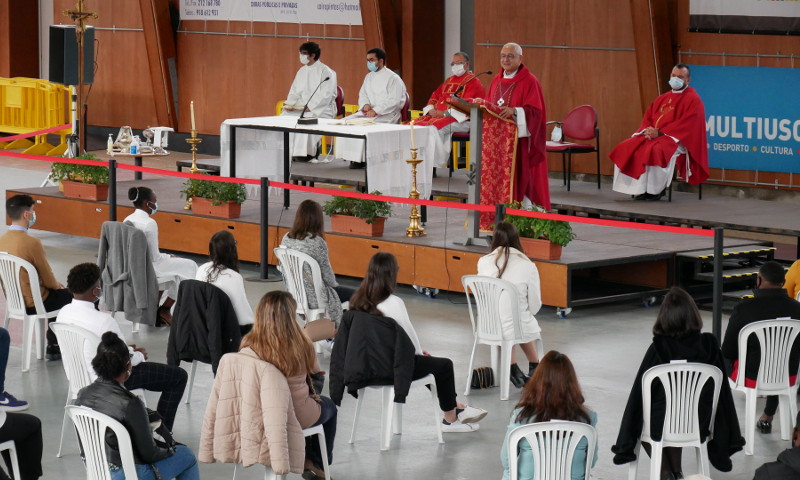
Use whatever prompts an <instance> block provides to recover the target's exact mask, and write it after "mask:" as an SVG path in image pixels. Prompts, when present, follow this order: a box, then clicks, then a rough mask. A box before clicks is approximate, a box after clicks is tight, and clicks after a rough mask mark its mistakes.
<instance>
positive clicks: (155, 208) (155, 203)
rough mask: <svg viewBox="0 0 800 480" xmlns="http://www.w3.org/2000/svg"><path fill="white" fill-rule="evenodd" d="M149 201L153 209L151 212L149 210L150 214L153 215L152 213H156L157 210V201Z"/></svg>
mask: <svg viewBox="0 0 800 480" xmlns="http://www.w3.org/2000/svg"><path fill="white" fill-rule="evenodd" d="M150 203H152V204H153V207H152V208H153V211H151V212H150V216H153V215H155V214H156V212H157V211H158V202H150Z"/></svg>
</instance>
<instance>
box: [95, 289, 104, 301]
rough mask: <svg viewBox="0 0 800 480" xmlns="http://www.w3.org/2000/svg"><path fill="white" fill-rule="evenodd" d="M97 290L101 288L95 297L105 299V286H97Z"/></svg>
mask: <svg viewBox="0 0 800 480" xmlns="http://www.w3.org/2000/svg"><path fill="white" fill-rule="evenodd" d="M97 290H99V291H100V293H98V294H97V295H95V298H96V299H97V300H98V301H99V300H102V299H103V288H102V287H98V288H97Z"/></svg>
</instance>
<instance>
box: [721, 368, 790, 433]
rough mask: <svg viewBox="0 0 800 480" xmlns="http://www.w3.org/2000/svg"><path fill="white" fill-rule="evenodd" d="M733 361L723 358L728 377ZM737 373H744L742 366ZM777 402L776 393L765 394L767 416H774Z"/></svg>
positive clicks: (730, 373) (778, 401)
mask: <svg viewBox="0 0 800 480" xmlns="http://www.w3.org/2000/svg"><path fill="white" fill-rule="evenodd" d="M733 363H734V361H733V360H731V359H730V358H726V359H725V373H727V374H728V376H729V377H730V376H731V375H732V374H733ZM739 375H744V368H742V371H741V372H739ZM779 403H780V399H779V397H778V396H777V395H769V396H767V403H766V405H764V415H767V416H769V417H773V416H775V412H777V411H778V404H779ZM793 421H794V420H793Z"/></svg>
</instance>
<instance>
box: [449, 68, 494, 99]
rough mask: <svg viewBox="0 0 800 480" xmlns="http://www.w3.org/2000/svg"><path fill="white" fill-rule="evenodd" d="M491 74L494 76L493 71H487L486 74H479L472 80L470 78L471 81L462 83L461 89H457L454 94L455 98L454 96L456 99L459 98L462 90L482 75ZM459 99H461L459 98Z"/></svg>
mask: <svg viewBox="0 0 800 480" xmlns="http://www.w3.org/2000/svg"><path fill="white" fill-rule="evenodd" d="M491 74H492V71H491V70H487V71H485V72H481V73H479V74H477V75H474V76H473V77H472V78H470V79H469V80H467V81H466V82H464V83H462V84H461V85H460V86H459V87H458V88H457V89H456V91H455V92H453V96H454V97H458V94H459V93H461V91H462V90H464V88H465V87H466V86H467V84H468V83H469V82H471V81H473V80H475V79H476V78H478V77H480V76H481V75H491ZM459 98H460V97H459Z"/></svg>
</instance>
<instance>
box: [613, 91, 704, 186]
mask: <svg viewBox="0 0 800 480" xmlns="http://www.w3.org/2000/svg"><path fill="white" fill-rule="evenodd" d="M647 127H655V128H657V129H658V131H659V132H662V133H664V135H662V136H659V137H656V138H655V139H653V140H648V139H647V138H645V136H644V135H634V136H633V137H631V138H629V139H627V140H624V141H622V142H621V143H620V144H619V145H617V146H616V147H615V148H614V150H612V151H611V153H610V154H609V155H608V156H609V157H610V158H611V160H613V161H614V164H615V165H617V166H618V167H619V169H620V171H621V172H622V173H624V174H625V175H627V176H629V177H631V178H639V177H640V176H642V174H643V173H644V172H645V168H646V167H648V166H659V167H662V168H663V167H666V166H667V165H668V164H669V160H670V158H672V155H673V154H674V153H675V149H676V148H677V147H678V144H677V143H675V141H674V140H673V139H672V138H670V137H674V138H677V139H678V140H679V141H680V142H681V143H682V144H683V146H684V147H686V151H688V152H689V168H690V169H691V175H689V176H688V177H687V174H686V162H685V161H681V159H682V158H683V157H684V156H683V155H681V157H679V158H678V161H677V163H676V165H675V167H676V168H677V170H678V174H680V176H681V177H683V178H686V179H687V181H688V182H689V183H692V184H695V185H696V184H700V183H703V182H704V181H706V179H707V178H708V143H707V140H706V116H705V110H704V108H703V101H702V100H700V96H699V95H697V91H695V89H694V88H692V87H686V89H685V90H684V91H682V92H681V93H673V92H672V91H671V90H670V91H669V92H667V93H664V94H662V95H660V96H659V97H658V98H656V99H655V100H654V101H653V103H651V104H650V107H649V108H648V109H647V112H646V113H645V114H644V118H643V119H642V124H641V125H640V126H639V131H642V130H644V129H645V128H647Z"/></svg>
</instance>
